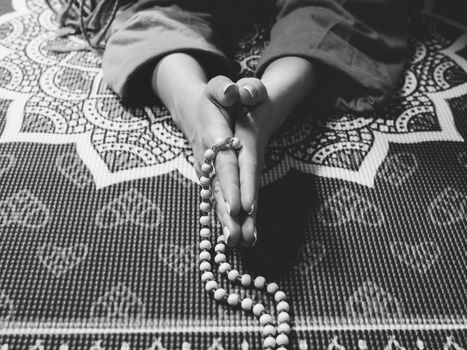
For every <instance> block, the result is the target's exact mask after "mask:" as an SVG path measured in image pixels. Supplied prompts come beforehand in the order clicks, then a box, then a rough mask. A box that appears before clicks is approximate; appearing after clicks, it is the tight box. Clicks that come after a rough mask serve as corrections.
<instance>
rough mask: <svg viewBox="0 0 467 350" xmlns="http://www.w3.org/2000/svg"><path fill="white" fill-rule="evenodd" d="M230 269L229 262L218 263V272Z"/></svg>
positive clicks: (225, 271)
mask: <svg viewBox="0 0 467 350" xmlns="http://www.w3.org/2000/svg"><path fill="white" fill-rule="evenodd" d="M230 269H232V266H230V264H229V263H226V262H225V263H222V264H220V265H219V272H220V273H227V271H229V270H230Z"/></svg>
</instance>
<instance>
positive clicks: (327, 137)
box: [0, 0, 467, 350]
mask: <svg viewBox="0 0 467 350" xmlns="http://www.w3.org/2000/svg"><path fill="white" fill-rule="evenodd" d="M449 4H451V5H452V4H453V2H452V1H438V2H433V1H426V2H421V1H415V2H412V5H411V23H410V32H411V39H410V46H411V50H410V54H409V57H408V58H407V69H406V72H405V74H404V77H403V79H402V81H401V83H400V88H399V89H398V91H397V92H396V93H395V94H394V96H393V97H392V98H391V101H390V102H389V103H388V104H387V105H386V106H385V107H384V108H383V109H381V110H379V111H377V112H375V113H372V114H365V115H356V114H339V115H334V116H331V117H329V118H326V119H323V118H315V117H314V116H312V115H311V113H310V112H306V111H302V112H298V113H296V114H295V115H294V116H292V117H291V118H290V120H289V121H288V123H287V124H286V125H285V126H284V127H283V129H282V131H281V132H280V133H279V134H278V135H277V137H276V138H275V139H274V140H272V142H271V144H270V147H269V149H268V155H267V160H266V169H265V171H264V174H263V177H262V189H261V194H260V203H263V204H260V212H259V213H258V215H259V219H258V220H259V231H260V233H259V236H260V237H259V242H258V244H257V246H256V247H255V248H254V249H253V250H240V249H235V250H233V251H231V255H232V261H233V264H234V265H235V266H236V267H237V268H238V269H240V270H242V271H248V272H251V273H253V274H254V273H257V272H261V271H263V272H264V271H267V272H268V273H269V274H271V275H273V278H274V279H275V280H276V281H277V282H278V283H279V284H280V286H281V288H282V289H283V290H284V291H285V292H286V293H287V295H288V297H289V302H290V305H291V308H292V310H291V315H292V325H293V329H294V331H293V334H292V337H291V342H292V343H291V346H290V348H291V349H300V350H305V349H328V350H333V349H334V350H345V349H358V350H368V349H371V350H373V349H384V350H404V349H411V350H412V349H417V350H424V349H430V350H431V349H433V350H440V349H443V350H463V349H466V348H467V292H466V291H467V281H466V277H467V268H466V266H467V253H466V251H467V250H466V248H467V147H466V144H465V141H464V140H465V138H466V136H467V22H466V19H465V16H461V15H460V12H462V11H460V12H459V8H458V9H457V10H456V8H455V7H450V6H448V5H449ZM0 11H2V14H1V16H0V349H2V350H6V349H31V350H41V349H44V350H49V349H59V350H67V349H70V350H74V349H92V350H99V349H124V350H125V349H126V350H128V349H151V350H155V349H159V350H160V349H169V350H172V349H182V350H187V349H193V350H215V349H217V350H221V349H225V350H228V349H229V350H230V349H232V350H234V349H241V350H246V349H259V348H260V343H261V334H260V331H261V329H260V327H259V324H258V323H257V321H256V320H255V319H254V318H253V317H252V316H250V315H248V314H245V313H243V312H242V311H241V310H236V309H230V308H228V307H226V306H220V305H217V304H216V303H215V302H214V301H213V300H212V299H211V298H210V297H209V296H208V295H207V293H206V292H205V291H204V290H203V285H202V283H201V281H200V273H199V271H198V270H197V255H198V247H197V241H198V239H197V236H196V233H197V229H198V224H197V217H198V215H199V212H198V190H199V188H198V185H197V180H196V176H195V172H194V170H193V167H192V152H191V150H190V148H189V146H188V144H187V142H186V140H185V139H184V138H183V135H182V134H181V133H180V132H179V131H178V130H177V128H176V127H175V125H174V124H173V123H172V121H171V118H170V116H169V115H168V113H167V111H166V110H165V109H164V108H163V107H162V106H157V105H155V106H147V107H144V108H139V109H137V108H128V107H126V106H124V105H122V104H121V102H120V101H119V100H118V98H117V97H116V96H115V95H114V94H113V93H112V92H111V91H110V90H109V88H108V87H107V86H106V85H105V84H104V83H103V82H102V72H101V70H100V58H99V57H98V56H96V55H95V54H94V53H91V52H83V51H79V52H70V53H60V54H57V53H51V52H49V51H47V49H46V47H47V45H48V44H49V43H51V42H56V41H57V40H65V39H57V38H56V37H55V34H54V31H55V29H56V26H55V24H54V22H53V15H52V13H51V11H50V10H48V9H47V8H46V7H45V6H44V4H43V2H42V1H41V0H13V2H12V4H11V5H10V4H9V2H8V1H4V2H2V3H1V4H0ZM462 21H464V23H462ZM267 32H268V26H267V25H266V24H264V25H257V26H255V27H252V28H251V30H250V31H249V34H248V35H247V36H246V37H244V38H242V39H241V40H240V41H239V42H238V45H237V50H236V52H237V54H236V56H235V58H234V59H235V62H236V66H237V68H238V74H239V76H248V75H251V74H253V70H254V67H255V64H256V62H257V59H258V56H259V55H260V53H261V50H262V48H263V47H264V44H265V42H267V40H268V37H267ZM67 40H68V43H67V44H68V45H80V44H81V41H80V39H79V38H70V39H67ZM318 117H319V116H318ZM215 227H216V230H220V227H219V225H218V224H216V226H215ZM222 284H225V283H224V282H222ZM227 288H228V289H229V290H230V288H231V287H230V286H228V287H227ZM238 292H239V293H240V294H242V295H245V294H252V295H253V296H254V297H255V299H257V300H264V302H265V303H266V304H268V303H269V299H268V297H267V296H265V295H263V294H262V293H259V292H258V293H256V292H254V291H248V290H238ZM268 305H269V304H268Z"/></svg>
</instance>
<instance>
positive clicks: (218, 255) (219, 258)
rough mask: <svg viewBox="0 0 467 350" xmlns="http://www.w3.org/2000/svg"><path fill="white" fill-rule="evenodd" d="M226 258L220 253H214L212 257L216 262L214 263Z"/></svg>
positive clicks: (221, 261)
mask: <svg viewBox="0 0 467 350" xmlns="http://www.w3.org/2000/svg"><path fill="white" fill-rule="evenodd" d="M226 260H227V257H226V256H225V255H224V254H222V253H219V254H216V256H215V257H214V261H215V262H216V264H220V263H223V262H225V261H226Z"/></svg>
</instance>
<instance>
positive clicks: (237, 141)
mask: <svg viewBox="0 0 467 350" xmlns="http://www.w3.org/2000/svg"><path fill="white" fill-rule="evenodd" d="M230 144H231V145H232V148H233V149H235V150H238V149H240V148H242V144H241V142H240V139H239V138H238V137H232V139H231V140H230Z"/></svg>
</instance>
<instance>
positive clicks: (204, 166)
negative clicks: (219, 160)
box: [201, 163, 212, 173]
mask: <svg viewBox="0 0 467 350" xmlns="http://www.w3.org/2000/svg"><path fill="white" fill-rule="evenodd" d="M201 171H202V172H204V173H210V172H211V171H212V165H211V164H209V163H203V164H201Z"/></svg>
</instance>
